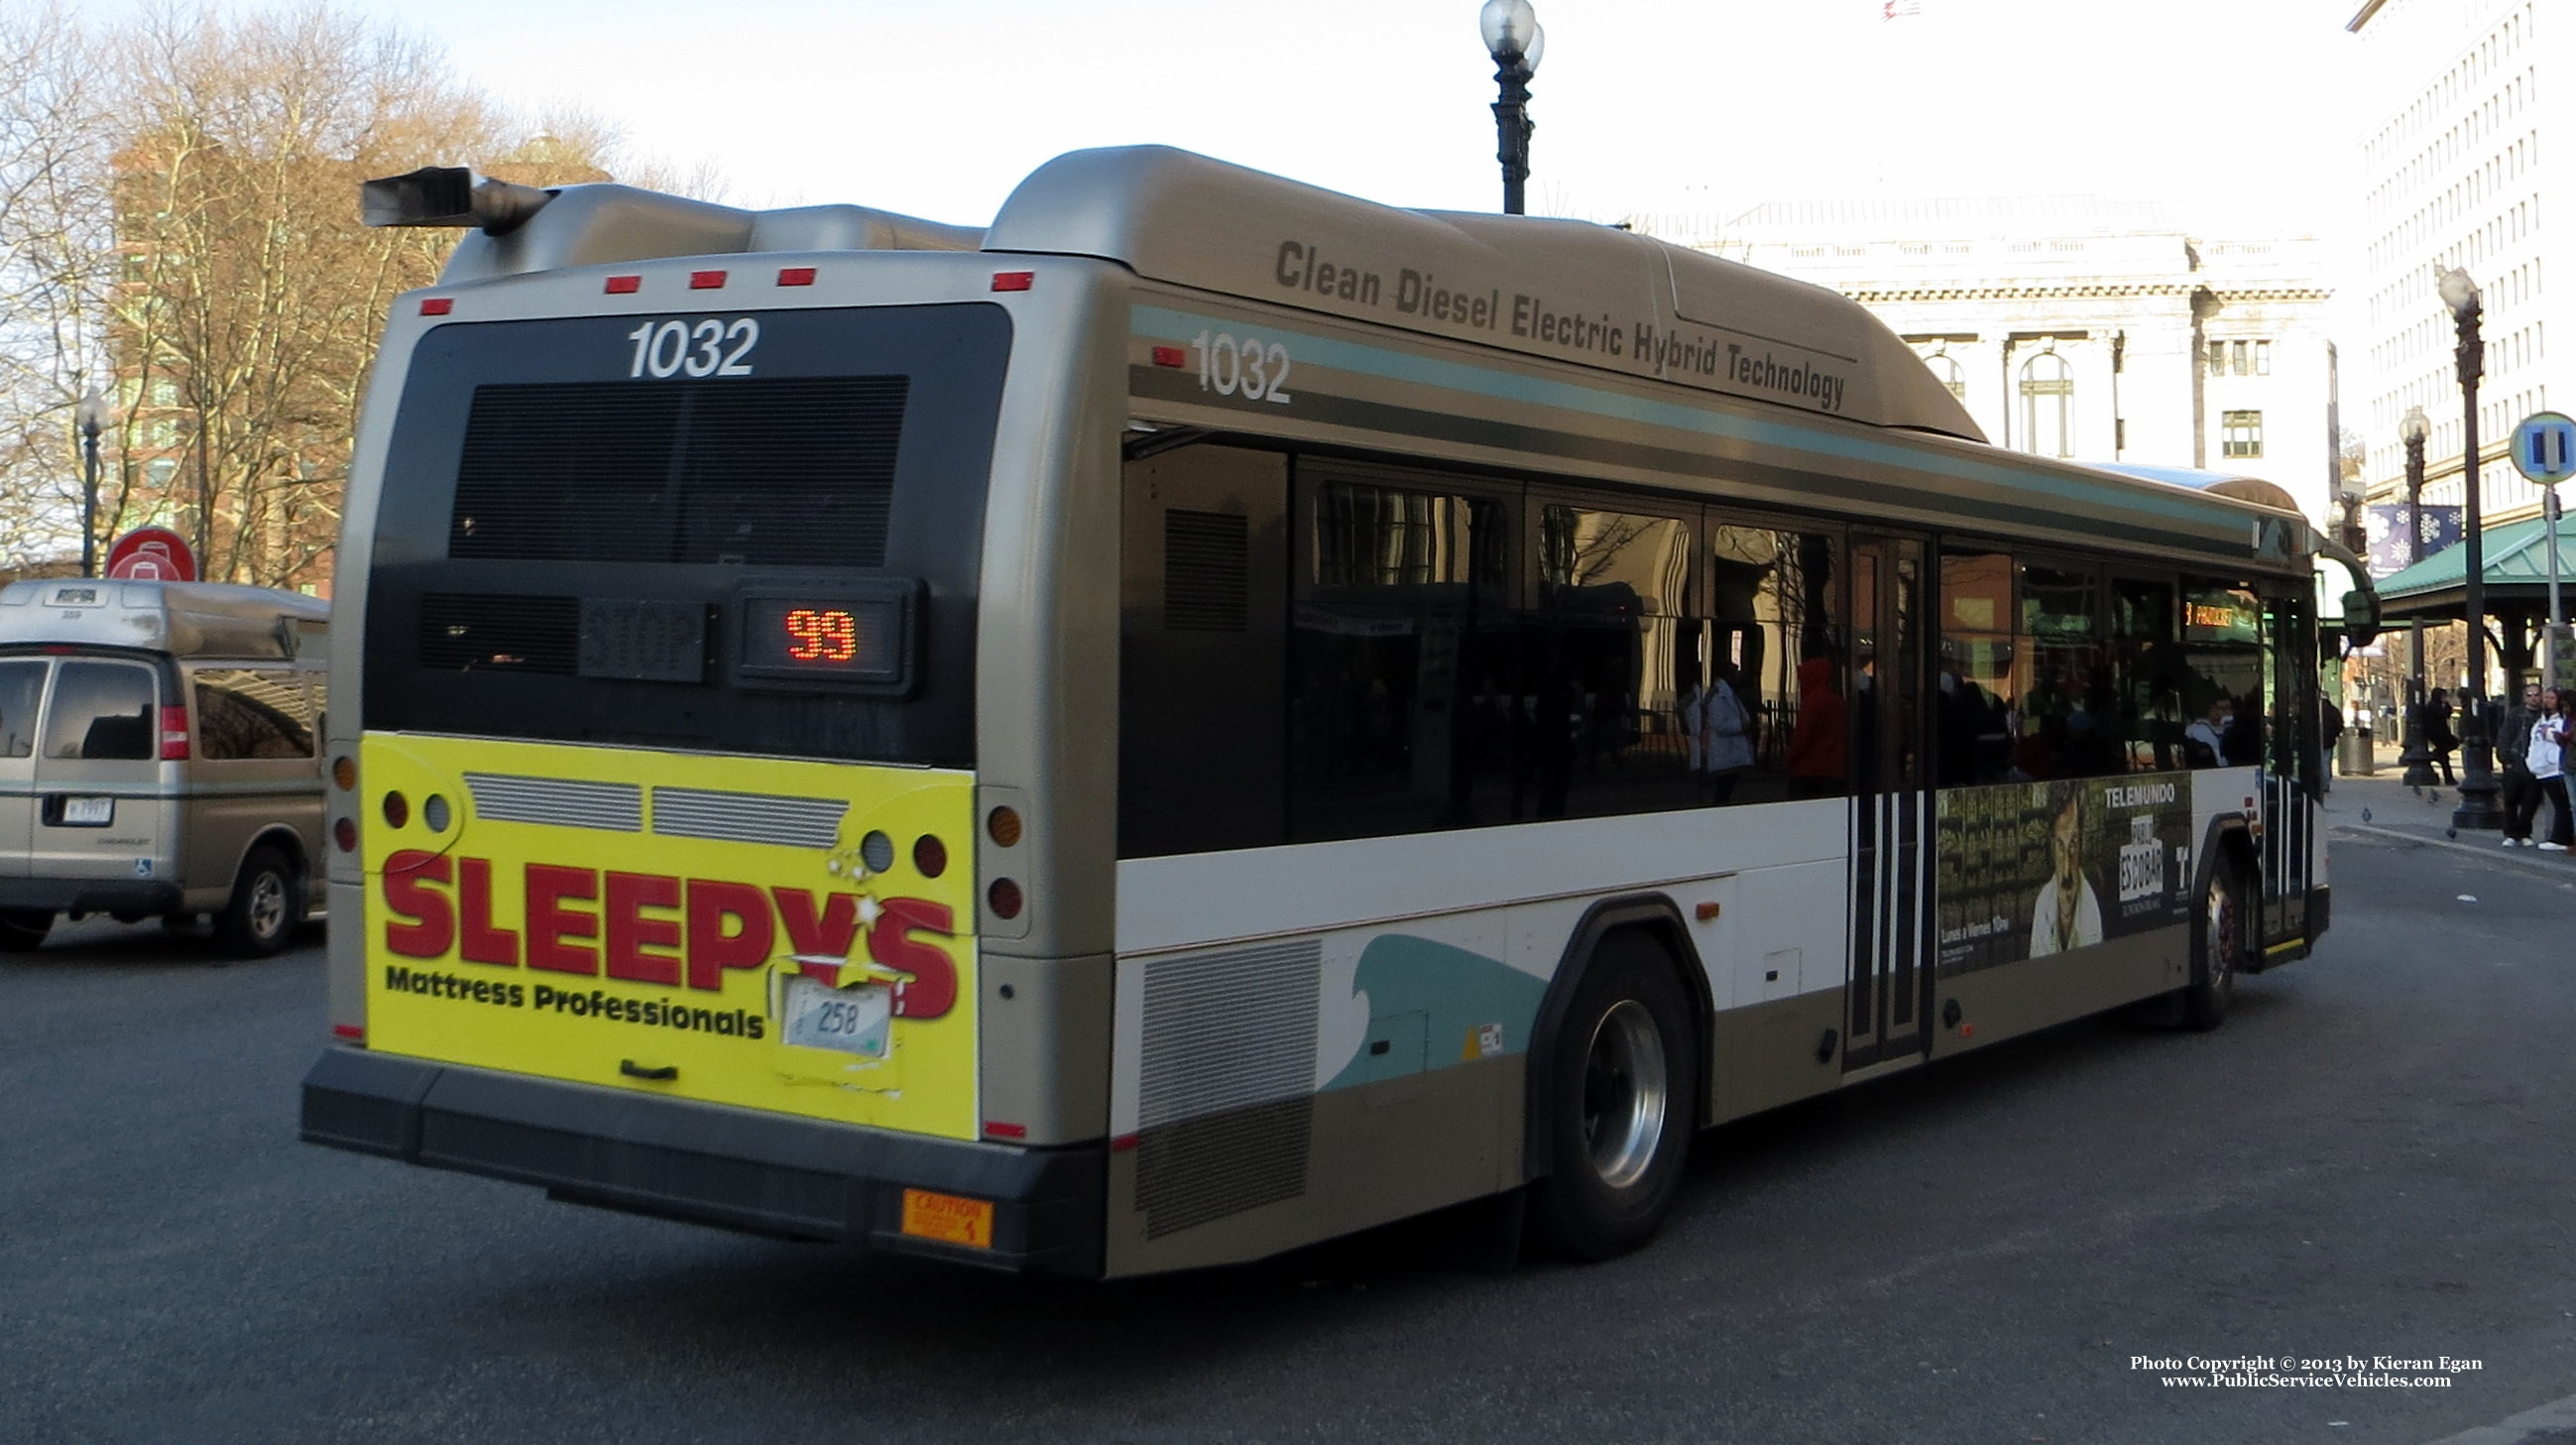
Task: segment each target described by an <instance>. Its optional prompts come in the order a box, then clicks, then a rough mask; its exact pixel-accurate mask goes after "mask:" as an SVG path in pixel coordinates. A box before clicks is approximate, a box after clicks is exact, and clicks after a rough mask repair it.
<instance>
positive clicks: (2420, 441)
mask: <svg viewBox="0 0 2576 1445" xmlns="http://www.w3.org/2000/svg"><path fill="white" fill-rule="evenodd" d="M2432 433H2433V424H2432V423H2431V422H2430V421H2427V420H2425V418H2424V408H2422V407H2420V406H2410V407H2408V408H2406V415H2405V417H2404V419H2403V420H2401V421H2399V422H2398V423H2397V434H2398V435H2399V436H2400V437H2403V438H2404V439H2405V441H2406V565H2407V566H2409V567H2412V566H2414V565H2415V564H2416V563H2418V562H2421V561H2423V560H2424V439H2425V438H2426V437H2428V436H2430V435H2432ZM2410 630H2411V631H2412V632H2413V633H2414V644H2415V645H2414V647H2413V648H2412V649H2411V650H2410V652H2409V656H2411V657H2412V658H2413V659H2414V665H2413V666H2412V667H2411V668H2409V669H2408V671H2407V674H2406V751H2405V752H2403V753H2401V754H2399V755H2398V758H2397V761H2399V762H2401V763H2403V764H2405V765H2406V777H2405V779H2404V781H2405V783H2406V786H2408V787H2410V788H2429V787H2431V786H2433V785H2434V784H2435V783H2437V782H2440V781H2441V779H2440V778H2438V777H2436V776H2434V773H2433V750H2432V749H2430V748H2428V747H2426V746H2425V745H2424V619H2423V618H2422V617H2420V616H2419V617H2417V618H2416V619H2415V621H2414V625H2413V627H2412V628H2411V629H2410Z"/></svg>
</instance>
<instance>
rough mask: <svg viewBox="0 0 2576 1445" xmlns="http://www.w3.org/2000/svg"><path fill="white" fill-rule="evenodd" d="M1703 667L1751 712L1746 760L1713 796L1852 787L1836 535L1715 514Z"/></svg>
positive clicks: (1755, 798) (1735, 799) (1836, 791)
mask: <svg viewBox="0 0 2576 1445" xmlns="http://www.w3.org/2000/svg"><path fill="white" fill-rule="evenodd" d="M1708 558H1709V565H1710V583H1711V591H1712V593H1713V599H1714V600H1713V601H1712V602H1711V604H1710V610H1711V612H1712V613H1713V614H1714V625H1713V626H1712V627H1711V629H1710V633H1711V636H1710V644H1711V645H1710V653H1711V657H1710V661H1709V668H1710V670H1711V672H1712V673H1713V674H1714V675H1715V676H1716V677H1717V678H1718V679H1719V680H1720V681H1723V682H1724V683H1725V684H1726V685H1727V686H1728V687H1729V688H1730V689H1731V690H1732V691H1733V692H1734V693H1735V696H1736V698H1737V700H1738V701H1739V702H1741V703H1742V705H1743V707H1744V710H1745V712H1746V714H1747V715H1748V716H1749V717H1750V718H1751V719H1752V727H1753V744H1754V746H1753V755H1754V761H1753V766H1752V767H1751V768H1749V769H1746V770H1745V771H1744V772H1743V773H1742V775H1741V776H1740V778H1739V779H1738V781H1737V782H1736V783H1735V784H1734V785H1733V786H1731V787H1728V786H1724V785H1722V784H1721V793H1720V795H1719V796H1717V797H1716V798H1715V799H1714V801H1716V802H1720V803H1765V802H1771V801H1774V800H1777V799H1781V798H1818V797H1832V796H1838V795H1840V794H1843V793H1847V792H1849V791H1850V790H1851V783H1850V759H1849V747H1850V722H1851V707H1850V701H1849V699H1848V698H1847V697H1846V696H1845V694H1844V686H1845V684H1844V681H1843V677H1842V670H1843V664H1844V654H1845V651H1846V648H1845V637H1844V627H1843V615H1844V600H1843V598H1844V592H1845V589H1846V586H1847V584H1848V578H1847V577H1846V576H1845V575H1844V574H1845V566H1844V550H1843V538H1842V536H1841V534H1839V533H1837V532H1829V531H1823V530H1813V531H1809V530H1799V529H1795V528H1792V527H1789V526H1787V525H1785V524H1784V525H1763V524H1761V523H1759V522H1751V521H1720V522H1717V523H1716V524H1715V525H1713V526H1711V528H1710V529H1709V550H1708Z"/></svg>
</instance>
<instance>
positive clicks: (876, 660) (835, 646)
mask: <svg viewBox="0 0 2576 1445" xmlns="http://www.w3.org/2000/svg"><path fill="white" fill-rule="evenodd" d="M741 611H742V634H741V637H742V650H741V653H740V654H739V656H740V661H739V662H737V663H736V664H735V669H734V670H735V671H736V672H737V673H738V674H740V675H741V676H743V677H746V678H756V679H774V680H779V681H800V682H813V683H822V684H827V685H844V686H852V685H854V686H862V687H870V688H901V687H903V686H905V685H906V683H907V682H908V681H909V678H908V676H907V673H908V671H909V668H908V667H907V663H908V661H909V654H910V652H911V648H910V646H909V639H910V636H911V627H910V625H909V624H910V621H911V617H912V611H913V609H912V597H911V594H910V591H909V589H905V588H901V587H889V588H887V589H885V590H882V591H874V592H872V593H853V592H852V591H851V590H850V589H849V588H847V587H846V585H844V586H825V587H817V588H812V589H800V588H795V587H789V586H764V587H761V588H758V589H755V590H750V591H747V592H746V593H745V594H744V596H743V598H742V609H741Z"/></svg>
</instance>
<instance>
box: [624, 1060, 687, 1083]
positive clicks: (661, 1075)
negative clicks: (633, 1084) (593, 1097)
mask: <svg viewBox="0 0 2576 1445" xmlns="http://www.w3.org/2000/svg"><path fill="white" fill-rule="evenodd" d="M617 1072H619V1073H621V1074H624V1075H625V1076H626V1077H628V1078H630V1079H652V1080H655V1081H657V1082H668V1081H669V1080H672V1079H676V1078H678V1077H680V1066H679V1065H677V1064H662V1065H659V1066H657V1067H654V1068H650V1069H648V1068H646V1067H644V1066H643V1065H642V1064H639V1063H637V1062H635V1061H634V1060H633V1059H619V1060H618V1061H617Z"/></svg>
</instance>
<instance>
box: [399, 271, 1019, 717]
mask: <svg viewBox="0 0 2576 1445" xmlns="http://www.w3.org/2000/svg"><path fill="white" fill-rule="evenodd" d="M636 320H637V318H636V317H634V316H632V315H624V316H599V317H569V318H557V319H548V320H531V321H507V322H489V323H478V324H464V325H451V326H442V327H439V328H437V329H436V330H434V331H432V332H431V333H430V334H429V335H427V336H425V337H423V338H422V339H421V341H420V343H419V344H418V345H417V346H416V347H415V348H414V349H413V352H412V355H411V361H410V374H409V377H408V379H407V380H406V382H405V384H404V389H403V398H402V405H401V410H400V411H399V413H398V414H397V417H396V421H395V425H394V436H393V441H392V445H391V446H390V447H389V448H388V451H387V455H386V458H385V463H384V473H383V488H382V493H381V497H380V500H379V504H378V508H377V517H376V527H375V535H374V548H375V551H374V557H373V559H372V566H371V567H370V570H369V574H368V593H367V596H368V611H367V644H366V662H365V674H364V681H365V688H364V697H363V700H362V704H361V706H362V716H363V720H364V725H365V726H367V727H369V728H378V729H401V730H417V731H424V732H442V733H460V734H467V735H474V736H485V737H497V738H527V739H540V740H547V741H564V742H597V743H609V744H621V745H627V746H647V747H674V748H689V749H708V750H714V751H724V752H743V753H763V754H770V755H774V756H784V757H825V758H847V759H852V760H859V761H882V762H902V763H922V764H930V765H934V766H967V765H970V764H971V763H972V761H973V753H974V639H975V599H976V594H977V591H978V588H979V580H980V579H979V576H978V569H979V567H980V565H981V561H982V555H983V519H984V494H985V486H986V480H987V473H988V472H989V471H990V469H991V465H992V450H993V436H994V428H995V425H996V420H997V418H998V416H999V413H1000V407H1001V391H1002V378H1003V372H1004V368H1005V366H1006V364H1007V362H1008V360H1009V354H1010V341H1011V333H1010V319H1009V316H1008V315H1007V313H1005V312H1003V311H1002V310H1001V309H1000V308H999V307H996V306H992V305H988V304H983V303H963V304H954V305H939V306H889V307H853V308H840V309H819V310H786V311H765V312H761V313H759V315H758V318H757V324H756V325H751V324H748V323H741V322H740V319H739V318H736V319H730V320H728V319H726V318H706V319H704V320H701V319H697V318H690V319H689V320H690V324H691V325H692V326H696V327H699V328H705V327H706V326H708V324H709V322H711V321H723V322H724V326H725V330H724V332H723V334H726V335H733V334H736V332H737V331H738V332H739V333H740V334H742V335H745V336H752V337H756V338H757V345H756V346H749V345H746V347H745V349H744V350H742V351H741V353H740V355H739V357H738V358H737V359H736V361H735V362H734V363H731V364H729V366H728V368H727V369H726V370H724V371H722V372H711V373H710V374H706V375H700V376H690V375H686V374H675V375H671V376H667V377H657V376H654V375H652V374H651V373H650V369H649V368H645V367H641V366H638V365H636V364H635V363H634V360H633V358H634V355H635V341H634V335H635V332H636V330H637V327H636ZM738 323H739V324H738ZM665 324H668V323H665ZM728 355H732V353H728ZM779 598H790V599H795V598H807V599H816V598H819V599H823V601H821V602H813V603H810V604H800V605H807V606H809V607H810V608H811V609H813V610H820V611H833V610H836V609H837V611H836V613H835V615H836V616H846V617H848V619H849V621H850V625H851V627H852V629H853V631H852V635H851V649H852V652H851V657H850V658H849V659H848V663H849V665H847V666H839V667H833V666H823V665H820V662H819V661H816V660H814V659H807V658H804V657H802V656H799V655H793V654H791V656H790V658H789V659H788V660H787V661H782V660H781V659H780V658H777V657H771V656H768V655H766V654H761V655H755V649H754V648H753V646H752V643H753V642H754V641H757V640H760V639H766V638H769V637H770V633H771V632H773V631H776V630H778V629H779V628H781V627H784V626H785V625H786V624H785V622H784V621H782V620H780V619H778V618H770V617H768V616H767V614H766V613H765V612H762V611H761V609H763V608H768V609H770V610H772V611H774V610H775V609H776V602H777V599H779ZM851 598H862V599H876V598H888V599H900V606H899V607H895V606H893V604H891V603H890V604H888V606H887V607H884V608H877V609H876V610H875V611H871V612H870V613H869V618H868V620H870V621H871V622H878V621H884V622H885V624H886V625H887V626H898V625H899V627H900V629H901V635H900V636H896V635H891V634H890V635H887V636H884V637H875V636H874V635H873V634H871V640H872V641H873V642H874V643H875V650H874V651H873V652H871V653H870V654H869V656H868V658H867V659H866V662H865V665H864V666H862V665H860V659H859V657H858V648H857V642H858V640H859V639H858V634H857V630H856V629H857V627H858V623H859V621H860V618H859V615H858V613H857V612H856V611H852V610H849V609H850V608H851V607H853V606H854V604H852V603H850V602H849V601H848V599H851ZM889 608H891V610H889ZM878 611H884V612H886V614H887V615H886V618H884V619H880V618H878V617H877V615H876V614H877V612H878ZM756 614H757V615H756ZM764 621H765V622H767V623H768V624H769V626H767V627H766V628H764V627H763V626H761V625H757V624H760V623H762V622H764ZM881 630H882V629H881ZM818 636H819V634H818ZM837 637H838V634H837V633H835V634H831V635H830V636H828V637H823V638H822V640H821V641H819V642H817V643H816V644H814V645H815V646H816V647H818V648H822V649H824V650H825V651H826V652H828V651H829V650H830V649H831V648H832V647H837V646H838V643H837V641H835V639H837ZM773 640H774V639H773ZM791 641H792V639H791ZM818 657H819V654H818ZM789 661H793V662H797V663H802V664H807V665H798V666H791V665H788V662H789Z"/></svg>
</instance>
